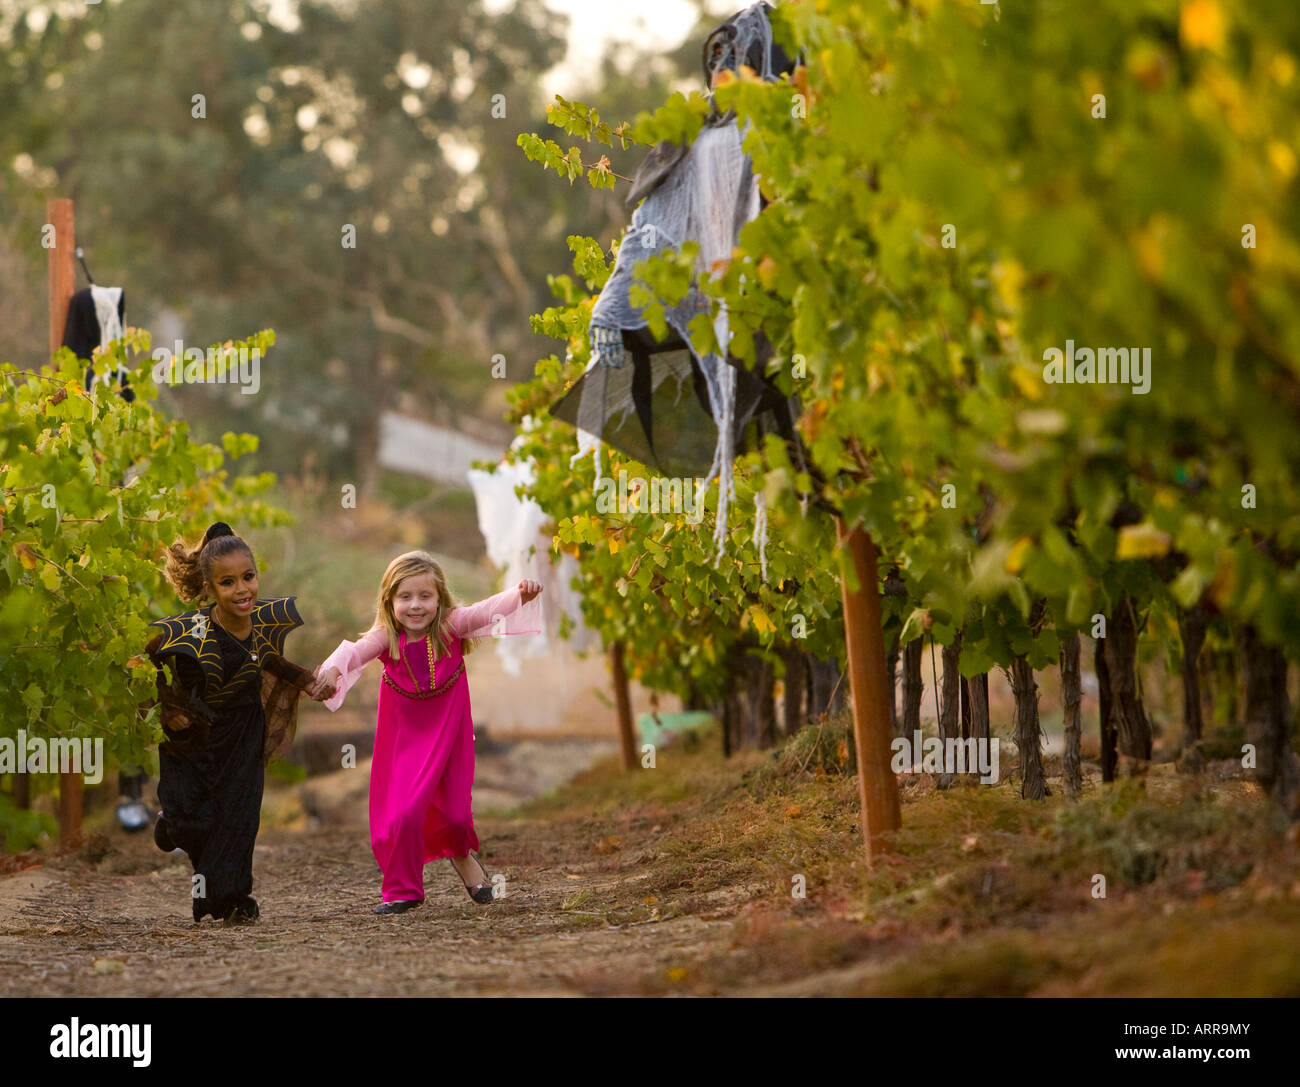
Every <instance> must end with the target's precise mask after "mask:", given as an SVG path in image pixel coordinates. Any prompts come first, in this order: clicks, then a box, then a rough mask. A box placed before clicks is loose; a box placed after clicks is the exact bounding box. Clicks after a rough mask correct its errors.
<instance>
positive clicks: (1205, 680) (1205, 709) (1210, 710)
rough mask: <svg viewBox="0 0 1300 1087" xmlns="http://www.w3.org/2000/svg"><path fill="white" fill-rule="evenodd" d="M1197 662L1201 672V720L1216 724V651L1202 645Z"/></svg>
mask: <svg viewBox="0 0 1300 1087" xmlns="http://www.w3.org/2000/svg"><path fill="white" fill-rule="evenodd" d="M1196 663H1197V669H1198V670H1199V672H1200V679H1199V686H1200V689H1201V721H1202V723H1203V724H1209V725H1214V724H1216V723H1217V722H1218V720H1219V718H1218V714H1217V712H1216V710H1215V706H1214V653H1213V652H1211V651H1209V650H1207V649H1206V648H1205V647H1204V646H1202V647H1201V654H1200V656H1199V657H1198V658H1197V662H1196Z"/></svg>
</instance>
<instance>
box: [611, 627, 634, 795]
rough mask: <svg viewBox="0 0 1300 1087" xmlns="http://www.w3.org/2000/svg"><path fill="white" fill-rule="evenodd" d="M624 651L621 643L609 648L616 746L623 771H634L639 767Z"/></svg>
mask: <svg viewBox="0 0 1300 1087" xmlns="http://www.w3.org/2000/svg"><path fill="white" fill-rule="evenodd" d="M624 651H625V650H624V645H623V643H622V642H621V641H617V642H615V643H614V644H613V645H612V646H611V647H610V651H609V658H610V667H611V670H612V671H613V673H614V704H615V706H616V707H617V708H618V746H619V749H620V750H621V751H622V753H623V769H624V770H635V769H636V768H637V767H638V766H639V765H640V760H639V759H638V758H637V747H636V733H635V728H634V725H633V722H632V700H631V698H630V697H629V695H628V686H627V669H626V667H625V666H624V663H623V654H624Z"/></svg>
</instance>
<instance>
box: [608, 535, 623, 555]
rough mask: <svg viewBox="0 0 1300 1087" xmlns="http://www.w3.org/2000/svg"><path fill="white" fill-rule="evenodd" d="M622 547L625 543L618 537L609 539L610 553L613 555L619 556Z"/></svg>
mask: <svg viewBox="0 0 1300 1087" xmlns="http://www.w3.org/2000/svg"><path fill="white" fill-rule="evenodd" d="M622 546H623V542H622V541H621V540H620V539H619V538H618V537H617V536H611V537H610V538H609V553H610V554H611V555H617V554H618V553H619V550H620V549H621V548H622Z"/></svg>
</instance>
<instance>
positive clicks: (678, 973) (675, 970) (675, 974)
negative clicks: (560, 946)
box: [668, 72, 731, 981]
mask: <svg viewBox="0 0 1300 1087" xmlns="http://www.w3.org/2000/svg"><path fill="white" fill-rule="evenodd" d="M726 74H728V75H730V74H731V73H730V72H728V73H726ZM685 978H686V970H685V969H684V968H683V967H680V966H672V967H669V969H668V980H669V981H683V980H685Z"/></svg>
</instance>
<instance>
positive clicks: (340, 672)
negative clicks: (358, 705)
mask: <svg viewBox="0 0 1300 1087" xmlns="http://www.w3.org/2000/svg"><path fill="white" fill-rule="evenodd" d="M387 645H388V632H387V631H385V630H381V629H377V630H372V631H370V632H369V633H367V634H364V635H362V636H361V638H360V639H359V640H358V641H355V642H348V641H344V642H343V643H342V644H341V645H340V646H339V647H338V648H337V649H336V650H334V652H333V653H331V654H330V655H329V656H328V657H327V658H326V659H325V662H324V663H323V664H322V665H321V666H320V667H319V668H317V669H316V676H317V682H318V684H319V686H318V689H317V693H316V694H315V695H313V697H316V698H319V699H320V700H321V701H323V702H324V703H325V707H326V709H329V710H331V711H332V710H336V709H338V708H339V707H340V706H341V705H343V698H344V696H345V695H346V694H347V693H348V691H349V690H351V689H352V686H353V684H355V683H356V681H357V680H358V679H360V678H361V672H362V670H363V669H364V668H365V666H366V665H367V664H369V663H370V662H371V661H372V660H374V659H375V658H376V657H377V656H379V654H380V653H382V652H383V651H384V647H385V646H387Z"/></svg>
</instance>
